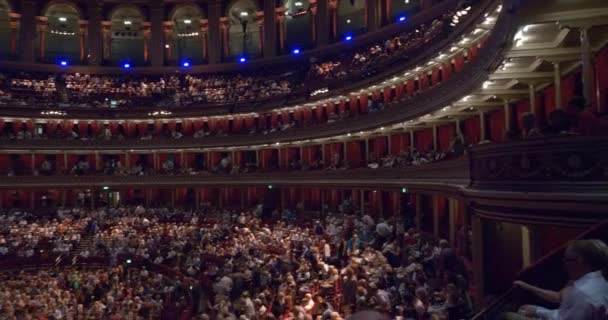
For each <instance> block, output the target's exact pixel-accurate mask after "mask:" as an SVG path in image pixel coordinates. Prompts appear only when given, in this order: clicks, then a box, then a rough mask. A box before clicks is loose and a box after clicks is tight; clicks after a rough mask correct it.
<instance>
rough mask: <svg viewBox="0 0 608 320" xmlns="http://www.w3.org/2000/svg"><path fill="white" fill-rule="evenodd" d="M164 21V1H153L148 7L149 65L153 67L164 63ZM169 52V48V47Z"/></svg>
mask: <svg viewBox="0 0 608 320" xmlns="http://www.w3.org/2000/svg"><path fill="white" fill-rule="evenodd" d="M164 20H165V5H164V0H153V2H152V4H151V5H150V23H151V29H152V30H151V32H152V38H151V41H150V48H149V50H150V64H151V65H152V66H153V67H160V66H162V65H163V64H164V63H165V58H164V47H165V43H168V44H172V42H166V40H167V39H166V29H165V28H164V26H163V22H164ZM163 29H165V35H164V36H165V39H164V41H163ZM169 50H171V46H169Z"/></svg>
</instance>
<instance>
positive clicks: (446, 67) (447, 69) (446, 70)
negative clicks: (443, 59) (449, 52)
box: [441, 62, 452, 81]
mask: <svg viewBox="0 0 608 320" xmlns="http://www.w3.org/2000/svg"><path fill="white" fill-rule="evenodd" d="M441 72H442V73H443V74H442V78H443V81H446V80H447V79H449V78H450V75H451V74H452V63H450V62H448V63H444V64H443V66H441Z"/></svg>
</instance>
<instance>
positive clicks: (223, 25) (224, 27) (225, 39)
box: [220, 17, 230, 58]
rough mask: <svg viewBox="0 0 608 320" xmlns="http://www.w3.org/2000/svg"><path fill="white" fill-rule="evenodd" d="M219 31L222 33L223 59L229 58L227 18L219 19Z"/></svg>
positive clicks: (228, 22)
mask: <svg viewBox="0 0 608 320" xmlns="http://www.w3.org/2000/svg"><path fill="white" fill-rule="evenodd" d="M220 29H221V33H222V44H223V46H222V47H223V49H224V50H223V55H224V57H225V58H228V57H230V34H229V32H230V21H229V20H228V18H227V17H221V18H220Z"/></svg>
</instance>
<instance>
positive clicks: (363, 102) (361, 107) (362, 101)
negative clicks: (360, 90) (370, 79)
mask: <svg viewBox="0 0 608 320" xmlns="http://www.w3.org/2000/svg"><path fill="white" fill-rule="evenodd" d="M368 98H369V97H368V96H367V95H365V94H364V95H362V96H361V97H360V98H359V102H360V103H359V110H360V113H367V111H368V110H367V103H368V102H367V100H368Z"/></svg>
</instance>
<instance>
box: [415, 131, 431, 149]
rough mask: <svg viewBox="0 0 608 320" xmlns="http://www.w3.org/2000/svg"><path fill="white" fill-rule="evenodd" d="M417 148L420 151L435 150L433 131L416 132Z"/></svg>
mask: <svg viewBox="0 0 608 320" xmlns="http://www.w3.org/2000/svg"><path fill="white" fill-rule="evenodd" d="M414 139H415V147H416V150H419V151H425V152H426V151H431V150H433V129H432V128H426V129H422V130H419V131H416V132H414Z"/></svg>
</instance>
